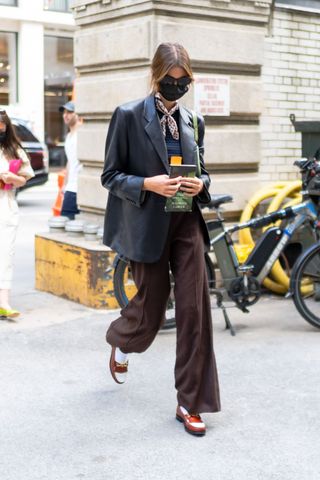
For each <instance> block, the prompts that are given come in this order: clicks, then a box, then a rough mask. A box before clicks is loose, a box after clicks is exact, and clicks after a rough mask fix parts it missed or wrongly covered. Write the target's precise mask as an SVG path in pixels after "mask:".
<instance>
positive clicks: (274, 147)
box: [259, 0, 320, 183]
mask: <svg viewBox="0 0 320 480" xmlns="http://www.w3.org/2000/svg"><path fill="white" fill-rule="evenodd" d="M319 52H320V1H318V0H306V1H305V0H286V1H284V0H281V1H280V0H279V2H276V5H275V9H274V12H273V16H272V24H271V25H270V30H269V35H268V36H267V37H266V39H265V47H264V61H263V67H262V84H263V103H264V105H263V111H262V115H261V119H260V131H261V163H260V168H259V180H260V182H263V183H265V182H277V181H279V180H280V181H282V180H283V181H286V180H294V179H297V178H299V174H298V172H297V169H296V168H295V167H294V166H293V162H294V160H297V159H298V158H300V157H301V155H302V151H301V133H299V132H295V129H294V127H293V125H292V122H291V121H290V115H292V114H293V115H295V117H296V120H297V121H311V120H316V121H319V120H320V109H319V101H320V80H319V79H320V56H319ZM316 145H317V144H313V145H312V144H311V145H310V148H307V149H306V151H305V152H303V153H304V155H307V156H309V155H313V154H314V153H315V148H316ZM318 147H320V132H319V144H318Z"/></svg>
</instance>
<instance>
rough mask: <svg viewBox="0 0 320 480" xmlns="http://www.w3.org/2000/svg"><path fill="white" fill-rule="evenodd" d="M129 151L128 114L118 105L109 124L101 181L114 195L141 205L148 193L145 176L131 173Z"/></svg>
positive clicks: (138, 205)
mask: <svg viewBox="0 0 320 480" xmlns="http://www.w3.org/2000/svg"><path fill="white" fill-rule="evenodd" d="M128 151H129V145H128V129H127V123H126V115H125V111H124V110H123V109H122V108H121V107H118V108H117V109H116V110H115V111H114V114H113V115H112V118H111V121H110V125H109V130H108V135H107V139H106V147H105V161H104V168H103V172H102V175H101V183H102V185H103V186H104V187H105V188H107V189H108V190H109V191H110V193H112V195H115V196H117V197H119V198H121V199H122V200H127V201H129V202H131V203H132V204H134V205H135V206H137V207H140V206H141V205H142V203H143V201H144V197H145V194H146V192H145V191H143V190H142V187H143V182H144V177H139V176H136V175H132V174H130V172H129V153H128Z"/></svg>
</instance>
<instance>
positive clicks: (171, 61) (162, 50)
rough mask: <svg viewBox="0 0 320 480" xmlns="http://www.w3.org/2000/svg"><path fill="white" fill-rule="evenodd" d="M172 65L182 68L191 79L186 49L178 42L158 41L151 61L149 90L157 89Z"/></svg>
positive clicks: (154, 90)
mask: <svg viewBox="0 0 320 480" xmlns="http://www.w3.org/2000/svg"><path fill="white" fill-rule="evenodd" d="M172 67H181V68H183V69H184V70H185V71H186V73H187V75H188V76H189V77H190V78H191V80H192V81H193V73H192V68H191V62H190V58H189V55H188V52H187V50H186V49H185V48H184V47H183V46H182V45H180V43H169V42H168V43H160V45H159V46H158V48H157V50H156V52H155V54H154V57H153V59H152V62H151V92H152V93H155V92H157V91H158V90H159V82H160V81H161V80H162V79H163V77H165V76H166V75H167V74H168V72H169V70H170V69H171V68H172Z"/></svg>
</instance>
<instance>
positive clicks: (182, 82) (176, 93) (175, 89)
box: [159, 75, 191, 102]
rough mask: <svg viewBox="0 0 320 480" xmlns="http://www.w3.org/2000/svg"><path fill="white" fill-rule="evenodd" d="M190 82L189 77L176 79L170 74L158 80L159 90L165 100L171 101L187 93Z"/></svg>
mask: <svg viewBox="0 0 320 480" xmlns="http://www.w3.org/2000/svg"><path fill="white" fill-rule="evenodd" d="M190 83H191V78H190V77H181V78H178V79H177V78H174V77H171V76H170V75H166V76H165V77H164V78H163V79H162V80H161V81H160V89H159V92H160V93H161V95H162V96H163V97H164V98H165V99H166V100H168V101H169V102H173V101H175V100H178V99H179V98H181V97H182V96H183V95H184V94H185V93H187V91H188V90H189V85H190Z"/></svg>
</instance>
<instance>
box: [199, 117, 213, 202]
mask: <svg viewBox="0 0 320 480" xmlns="http://www.w3.org/2000/svg"><path fill="white" fill-rule="evenodd" d="M198 129H199V139H198V146H199V153H200V168H201V175H200V178H201V180H202V181H203V189H202V191H201V192H200V193H199V194H198V195H197V199H198V201H199V202H200V203H209V202H210V200H211V196H210V193H209V187H210V183H211V180H210V175H209V174H208V172H207V170H206V169H205V166H204V144H203V138H204V131H205V125H204V119H203V117H202V116H199V115H198Z"/></svg>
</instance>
